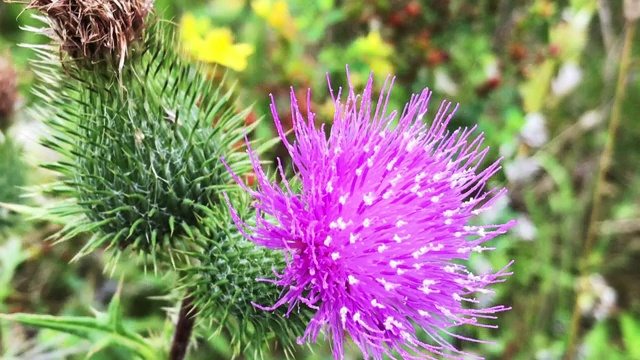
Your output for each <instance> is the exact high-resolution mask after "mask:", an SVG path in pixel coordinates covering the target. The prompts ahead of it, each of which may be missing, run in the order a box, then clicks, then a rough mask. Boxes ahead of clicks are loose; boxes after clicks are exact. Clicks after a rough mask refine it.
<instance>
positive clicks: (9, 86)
mask: <svg viewBox="0 0 640 360" xmlns="http://www.w3.org/2000/svg"><path fill="white" fill-rule="evenodd" d="M17 100H18V74H17V73H16V71H15V69H14V68H13V66H12V65H11V62H10V61H9V59H8V58H7V57H4V56H0V131H4V130H6V129H7V128H8V127H9V125H11V117H12V114H13V110H14V108H15V105H16V101H17Z"/></svg>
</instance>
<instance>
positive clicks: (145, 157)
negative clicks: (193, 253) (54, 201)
mask: <svg viewBox="0 0 640 360" xmlns="http://www.w3.org/2000/svg"><path fill="white" fill-rule="evenodd" d="M167 30H170V31H173V28H172V27H171V25H167V26H165V25H164V24H161V23H154V25H153V27H152V28H150V29H149V31H147V32H146V33H147V35H146V36H145V39H144V43H143V45H142V46H141V47H140V49H139V50H138V49H137V48H136V49H135V50H132V51H130V53H129V55H128V58H127V62H126V63H125V65H124V67H123V69H122V71H121V73H120V74H116V73H115V72H113V73H112V74H109V73H105V72H96V71H93V70H90V69H84V68H82V67H77V68H75V69H73V68H72V69H66V70H67V72H66V73H63V72H62V71H61V70H60V69H58V70H53V71H52V70H50V69H51V58H52V56H55V54H52V52H51V51H41V52H40V53H41V55H42V56H43V59H42V61H41V62H40V64H39V65H38V64H36V65H38V66H37V69H38V72H39V74H40V78H41V79H42V80H43V81H44V83H43V84H42V85H41V86H40V87H39V90H38V94H39V95H40V96H41V98H42V100H44V101H43V102H44V103H45V109H44V110H45V111H44V112H42V114H43V116H45V117H48V124H49V125H50V126H51V127H52V128H53V129H54V130H55V136H54V137H53V138H51V139H49V140H47V141H46V143H45V145H47V146H49V147H51V148H53V149H54V150H56V151H58V152H59V153H61V154H62V155H63V156H64V157H65V159H64V160H62V161H60V162H58V163H55V164H51V165H48V168H50V169H52V170H55V171H58V172H59V173H61V174H62V175H63V179H62V185H61V186H57V187H55V188H53V189H52V190H53V191H55V192H61V193H63V194H64V195H65V196H67V197H69V198H70V199H71V201H69V203H68V204H67V205H66V206H57V207H56V208H55V209H53V210H52V211H54V212H55V213H57V214H58V215H60V216H63V217H66V218H68V219H69V223H68V225H67V226H66V227H65V228H64V229H63V231H62V233H61V236H62V239H67V238H71V237H73V236H75V235H77V234H79V233H89V234H93V237H92V238H91V240H89V242H88V243H87V245H86V246H85V248H84V249H83V251H82V252H81V254H84V253H87V252H90V251H92V250H94V249H95V248H97V247H99V246H103V245H106V246H108V247H115V248H117V249H120V250H123V249H126V248H131V249H133V250H135V251H139V252H141V253H143V254H146V255H151V257H152V259H153V260H154V264H155V259H156V257H157V255H158V254H161V255H162V256H163V257H166V256H170V257H171V260H174V258H173V255H175V254H176V251H175V250H176V249H186V248H189V244H190V243H191V242H190V240H193V239H194V238H196V237H197V236H198V234H199V233H201V232H203V231H204V230H202V227H203V226H205V225H203V224H204V223H203V221H202V220H203V219H206V218H216V219H217V218H220V216H221V209H225V207H226V204H225V203H224V200H223V199H222V198H221V196H222V191H223V190H226V189H229V188H233V187H235V185H233V180H232V178H231V176H230V175H229V173H228V172H227V171H226V169H225V167H224V165H223V164H222V163H221V162H220V160H219V159H220V158H221V157H224V158H225V159H226V158H227V157H229V158H230V159H232V163H233V164H232V166H233V167H235V168H237V169H238V171H240V172H241V173H245V172H246V171H247V170H248V169H249V168H250V164H249V162H248V159H247V156H246V154H243V153H241V152H238V151H237V150H234V149H233V145H234V144H235V143H237V142H238V141H240V140H242V139H243V137H244V133H245V132H250V131H251V130H252V127H249V128H245V127H244V118H245V117H246V111H245V112H243V113H240V114H238V113H236V112H234V111H233V109H234V107H233V106H232V93H231V91H222V90H221V87H219V85H214V84H213V83H212V82H211V81H209V80H207V79H206V78H205V77H204V76H203V75H202V73H201V72H200V71H199V69H198V68H197V67H195V66H193V65H191V64H189V63H187V62H186V61H185V60H183V59H181V58H180V57H179V54H178V53H177V51H176V50H175V49H177V47H176V46H175V42H174V38H173V37H172V36H170V35H167V34H168V33H169V31H167ZM66 75H70V77H69V76H66ZM214 120H215V123H216V125H215V126H212V124H213V123H214ZM225 211H226V210H225ZM220 221H221V222H230V221H231V220H230V219H221V220H220Z"/></svg>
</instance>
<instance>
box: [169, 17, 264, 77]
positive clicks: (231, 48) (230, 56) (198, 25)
mask: <svg viewBox="0 0 640 360" xmlns="http://www.w3.org/2000/svg"><path fill="white" fill-rule="evenodd" d="M180 40H181V42H182V47H183V50H184V51H185V52H186V53H187V55H189V56H190V57H192V58H194V59H195V60H198V61H202V62H206V63H216V64H219V65H222V66H224V67H228V68H230V69H232V70H235V71H243V70H244V69H246V68H247V58H248V57H249V55H251V54H253V51H254V48H253V46H252V45H251V44H234V43H233V34H232V33H231V30H230V29H229V28H226V27H222V28H213V27H212V25H211V22H210V21H209V20H208V19H196V17H195V16H194V15H193V14H190V13H187V14H185V15H183V16H182V18H181V20H180Z"/></svg>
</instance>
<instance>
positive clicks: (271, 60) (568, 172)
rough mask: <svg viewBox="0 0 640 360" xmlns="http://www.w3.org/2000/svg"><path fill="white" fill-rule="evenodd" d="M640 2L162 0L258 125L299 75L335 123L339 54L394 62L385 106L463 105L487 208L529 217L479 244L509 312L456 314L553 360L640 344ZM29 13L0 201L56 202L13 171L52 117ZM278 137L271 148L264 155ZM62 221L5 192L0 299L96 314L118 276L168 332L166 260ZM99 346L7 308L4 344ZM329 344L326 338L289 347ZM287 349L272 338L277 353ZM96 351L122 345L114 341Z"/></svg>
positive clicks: (502, 351) (479, 261)
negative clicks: (488, 244) (425, 93)
mask: <svg viewBox="0 0 640 360" xmlns="http://www.w3.org/2000/svg"><path fill="white" fill-rule="evenodd" d="M639 3H640V2H638V1H628V4H631V5H629V7H628V8H627V9H626V12H625V9H624V7H623V1H607V0H572V1H563V0H560V1H552V0H529V1H525V0H480V1H475V2H474V1H462V0H432V1H417V0H370V1H348V0H345V1H338V0H319V1H313V2H312V1H306V0H254V1H240V0H237V1H222V0H183V1H177V0H156V1H155V8H156V12H157V13H158V14H159V15H161V16H162V17H163V18H165V19H168V20H172V21H174V22H176V23H177V24H178V25H179V27H180V37H181V39H182V41H183V42H184V43H185V44H193V46H191V47H189V49H188V50H185V56H186V57H189V58H191V59H192V60H193V61H194V62H201V63H205V64H207V66H210V67H211V69H212V76H211V81H219V77H218V75H219V74H220V70H225V71H228V73H227V76H228V77H230V78H232V79H233V80H235V81H237V84H236V88H237V90H238V97H239V99H238V102H239V104H240V106H249V105H253V112H252V113H251V114H250V115H249V116H248V118H247V120H246V121H247V123H251V122H253V121H256V119H259V118H261V117H264V121H262V122H261V124H260V126H259V127H258V131H257V132H256V134H255V136H257V137H262V138H268V137H273V136H274V135H275V131H274V129H273V127H272V121H271V120H272V119H271V115H270V113H269V94H273V96H274V97H275V99H276V103H277V105H278V108H279V110H280V118H281V119H282V120H283V121H285V122H288V126H291V124H290V117H289V115H288V113H289V91H290V86H293V87H294V88H295V91H296V95H297V97H298V99H299V101H300V102H301V104H306V101H305V99H306V95H307V89H308V88H311V89H312V98H311V99H312V101H311V102H312V104H311V107H312V109H313V110H314V111H315V112H316V113H317V114H318V117H319V118H320V119H322V120H323V121H326V122H330V121H331V119H332V117H333V104H332V102H331V101H330V96H329V92H328V91H327V81H326V73H329V74H330V75H331V79H332V84H333V85H334V86H341V85H342V86H344V85H345V84H346V76H345V65H346V64H349V70H350V73H351V81H352V82H353V83H354V84H355V85H362V84H363V82H364V81H366V79H367V77H368V76H369V72H370V71H374V74H375V78H376V80H377V86H378V88H379V87H380V86H381V85H382V84H383V82H384V79H385V77H386V76H387V74H393V75H395V76H396V80H395V87H394V93H393V95H392V100H391V102H392V104H391V108H398V109H399V108H401V107H402V106H403V104H404V103H405V102H406V101H407V100H408V98H409V96H410V94H411V93H415V92H419V91H420V90H422V89H423V88H425V87H429V88H430V89H432V90H433V91H434V95H433V97H432V108H433V107H435V106H437V105H438V104H439V102H440V101H442V100H444V99H446V100H449V101H452V102H454V103H459V104H460V109H459V111H458V113H457V115H456V116H455V118H454V124H453V126H473V125H474V124H477V125H478V129H479V131H482V132H484V134H485V136H486V139H487V140H486V144H487V145H489V146H490V148H491V152H490V155H489V158H490V159H492V160H493V159H497V158H498V157H502V158H504V160H503V171H502V172H501V173H499V175H498V176H496V177H495V178H494V179H493V183H492V184H491V185H493V186H506V187H507V188H508V189H509V194H508V196H507V197H505V198H503V200H502V201H501V202H499V204H497V205H496V206H495V207H494V209H493V210H492V212H491V213H485V214H483V215H482V216H483V219H482V222H484V223H492V222H500V221H506V220H508V219H511V218H516V219H518V225H517V226H516V227H515V228H514V229H513V230H512V231H510V233H509V234H508V235H506V236H501V237H499V238H498V239H496V240H494V241H493V243H492V245H493V246H495V248H496V250H495V251H491V252H485V253H482V254H474V255H473V257H472V259H471V263H472V267H473V268H475V269H479V270H482V269H485V270H486V269H488V268H494V269H499V268H502V267H503V266H504V265H505V264H506V263H508V262H509V261H510V260H515V264H514V265H513V266H512V270H513V272H514V275H513V276H511V277H510V278H509V279H508V280H507V281H506V282H505V283H503V284H498V285H496V286H495V289H496V293H495V294H493V295H491V296H487V297H484V298H481V299H480V300H481V301H482V302H483V304H487V305H491V304H505V305H507V306H511V307H512V310H511V311H508V312H506V313H502V314H500V316H499V319H497V320H495V321H493V322H492V323H493V324H496V325H498V326H499V329H476V328H470V329H463V332H464V335H468V336H475V337H478V338H481V339H483V340H490V341H492V342H494V344H475V343H462V342H460V343H458V344H457V345H458V346H461V347H462V348H463V349H465V350H466V351H468V352H470V353H475V354H479V355H482V356H485V357H486V358H488V359H541V360H543V359H544V360H546V359H549V360H551V359H562V358H563V356H564V354H565V353H566V351H567V348H568V347H569V346H572V345H575V346H576V348H577V353H578V355H577V358H581V359H640V171H638V166H637V164H639V163H640V145H639V141H640V125H638V117H639V116H640V76H639V74H640V41H639V40H636V39H639V38H637V37H636V38H634V34H633V31H630V30H629V29H630V28H631V27H637V22H635V20H633V18H634V17H637V16H640V11H637V9H636V13H635V14H636V15H634V14H633V8H632V7H633V6H634V5H633V4H635V6H640V5H638V4H639ZM625 15H626V17H625ZM625 19H629V20H625ZM30 25H35V26H40V24H39V23H38V22H37V21H34V20H33V19H32V18H31V13H30V12H24V13H23V5H20V4H6V3H4V2H0V129H1V130H2V131H3V133H4V135H0V202H4V203H13V204H21V203H22V204H38V203H42V202H45V201H47V200H46V199H40V198H25V197H23V196H22V195H23V194H22V190H21V189H22V188H21V187H22V186H26V185H38V184H40V183H43V182H47V181H51V180H54V177H53V175H52V174H51V173H48V172H46V171H45V170H43V169H40V168H38V167H37V164H39V163H42V162H46V161H50V160H51V159H54V158H55V154H53V153H50V152H48V151H47V150H46V149H44V148H42V147H40V146H39V145H38V141H39V140H38V139H39V138H41V137H46V136H48V134H47V132H46V131H47V130H46V128H45V127H43V126H42V124H40V123H38V122H36V121H35V120H33V119H32V118H31V117H30V115H29V112H28V109H29V106H30V105H31V104H32V103H33V102H34V101H36V99H35V97H34V96H33V95H32V93H31V92H30V89H31V86H32V83H33V81H34V76H33V74H32V72H31V71H30V68H29V63H28V61H29V59H30V58H32V57H33V53H31V52H30V50H28V49H25V48H22V47H20V46H19V44H20V43H42V42H44V41H45V39H44V38H42V37H38V36H36V35H34V34H33V33H32V32H27V31H24V30H21V29H20V27H21V26H30ZM625 40H626V42H625ZM625 43H626V44H627V46H626V50H628V51H627V53H624V52H623V49H624V48H625ZM214 67H215V69H216V70H215V71H214V70H213V69H214ZM619 85H622V86H619ZM621 88H626V93H622V92H621V91H620V89H621ZM305 106H306V105H303V109H302V111H303V113H304V111H306V109H305V108H304V107H305ZM432 114H433V113H432ZM612 122H613V126H611V123H612ZM616 127H618V129H617V131H613V132H611V130H616ZM608 134H611V136H609V137H608ZM605 148H606V149H608V150H606V152H605V153H604V156H603V155H602V154H603V151H605V150H604V149H605ZM285 154H286V151H285V150H284V149H283V148H282V147H277V146H276V147H275V148H274V149H273V151H272V152H271V154H270V156H271V158H272V159H275V158H276V157H278V156H280V157H283V156H285ZM603 166H604V168H603ZM600 169H604V170H605V171H601V172H599V170H600ZM59 226H60V225H58V224H56V223H55V221H51V222H48V221H40V222H37V223H34V222H30V221H27V219H25V218H24V217H21V216H18V215H17V214H16V213H14V212H11V211H9V210H7V209H6V208H1V207H0V313H13V312H32V313H39V314H58V315H90V314H91V309H92V308H95V309H98V310H104V309H105V307H106V305H107V304H108V303H109V299H110V298H111V297H112V296H113V294H114V292H115V290H116V287H117V283H118V280H119V278H121V277H124V279H125V282H124V288H123V291H122V301H123V310H124V318H125V321H126V323H127V324H128V325H130V326H132V327H133V328H134V329H136V330H138V331H139V332H140V333H142V334H147V333H158V332H161V331H163V329H164V328H165V314H166V312H165V307H168V306H172V304H171V303H170V302H167V301H165V300H163V299H162V296H163V295H165V294H166V293H167V291H168V289H167V286H166V284H170V283H171V282H170V281H168V280H167V276H160V275H153V274H145V273H144V272H143V270H142V269H141V268H140V267H137V266H136V265H135V264H128V263H127V262H123V263H122V264H121V265H120V266H119V267H118V269H117V270H116V271H115V273H114V274H113V275H111V274H105V273H104V271H103V270H104V263H105V257H106V256H105V255H104V253H101V252H96V253H94V254H92V255H90V256H89V257H87V258H84V259H82V260H80V261H78V262H74V263H70V262H69V261H70V259H71V258H72V257H73V255H75V253H76V252H77V250H78V249H79V247H81V246H82V241H81V240H79V241H77V242H73V241H72V242H66V243H64V244H60V245H55V246H53V245H52V244H51V243H50V242H46V241H44V239H45V238H47V237H48V236H49V235H51V234H52V233H54V232H55V231H57V230H58V229H59ZM90 345H91V344H87V343H86V342H83V341H82V340H80V339H78V338H75V337H72V336H67V335H61V334H59V333H54V332H50V331H34V330H33V329H29V328H25V327H21V326H18V325H13V324H8V323H3V322H0V358H3V359H82V358H84V354H85V353H86V351H87V349H88V348H90V347H91V346H90ZM74 354H75V355H74ZM330 354H331V352H330V350H329V349H328V347H327V346H326V345H318V346H314V347H313V352H312V351H311V350H310V349H308V348H305V347H301V348H300V350H299V351H298V352H297V353H296V354H295V357H296V358H299V359H330V358H331V355H330ZM191 355H192V358H193V359H227V358H230V356H231V349H230V348H229V346H228V339H225V337H224V336H220V337H216V338H214V339H211V340H207V339H200V341H199V346H198V347H197V348H196V349H195V350H194V351H192V353H191ZM358 356H359V355H358V352H357V351H351V352H350V354H349V358H350V359H358V358H359V357H358ZM281 357H282V353H279V352H278V350H277V349H275V350H274V351H273V354H272V358H273V359H279V358H281ZM91 358H92V359H120V358H123V357H122V356H121V355H119V353H118V352H117V350H111V349H110V350H105V351H102V352H99V353H97V354H95V355H93V356H92V357H91ZM241 358H242V357H241Z"/></svg>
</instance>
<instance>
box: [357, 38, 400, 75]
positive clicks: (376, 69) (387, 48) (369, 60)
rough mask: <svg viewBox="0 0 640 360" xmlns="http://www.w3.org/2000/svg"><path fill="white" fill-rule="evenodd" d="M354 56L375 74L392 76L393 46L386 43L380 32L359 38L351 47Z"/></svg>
mask: <svg viewBox="0 0 640 360" xmlns="http://www.w3.org/2000/svg"><path fill="white" fill-rule="evenodd" d="M351 50H352V51H353V52H354V54H357V56H358V57H359V58H360V59H362V61H363V62H364V63H365V64H367V66H368V67H369V68H370V70H371V71H373V73H374V74H385V75H384V76H386V74H392V73H393V72H394V70H393V64H391V61H390V58H391V55H392V54H393V46H391V45H390V44H388V43H386V42H384V40H382V36H381V35H380V33H379V32H378V31H371V32H369V34H368V35H367V36H366V37H359V38H357V39H356V40H355V41H354V42H353V44H352V45H351Z"/></svg>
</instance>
